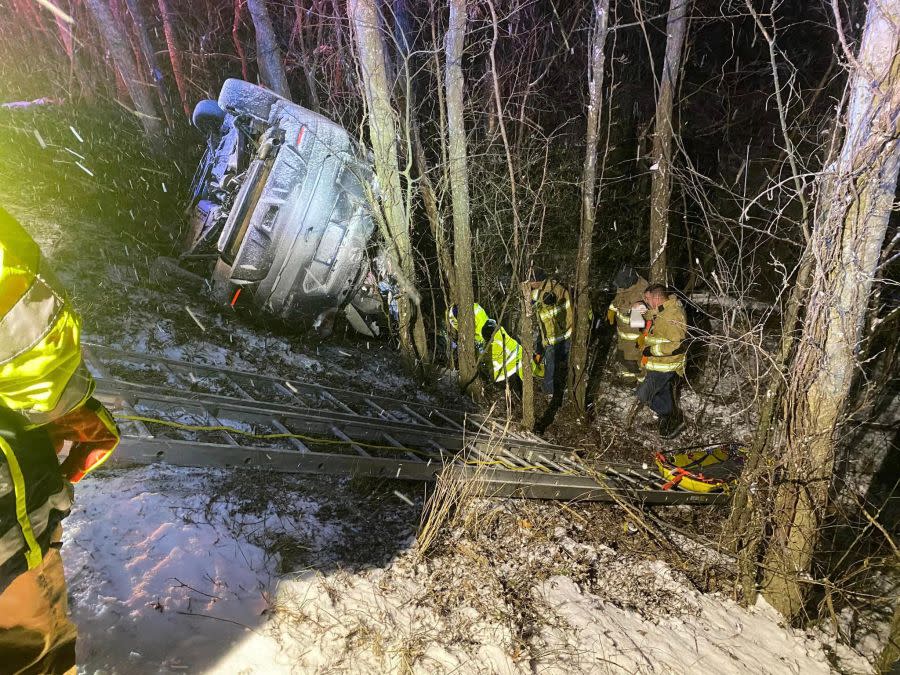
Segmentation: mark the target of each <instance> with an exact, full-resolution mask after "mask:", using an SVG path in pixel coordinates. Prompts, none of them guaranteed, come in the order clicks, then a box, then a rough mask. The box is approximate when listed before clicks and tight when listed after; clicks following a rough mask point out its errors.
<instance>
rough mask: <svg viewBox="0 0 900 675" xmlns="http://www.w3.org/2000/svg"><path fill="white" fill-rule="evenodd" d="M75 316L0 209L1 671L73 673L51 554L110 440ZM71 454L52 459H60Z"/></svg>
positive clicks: (36, 253) (59, 580) (113, 439)
mask: <svg viewBox="0 0 900 675" xmlns="http://www.w3.org/2000/svg"><path fill="white" fill-rule="evenodd" d="M80 334H81V320H80V318H79V317H78V315H77V314H76V313H75V310H74V309H73V308H72V306H71V305H70V304H69V301H68V299H67V298H66V294H65V292H64V291H63V289H62V287H61V285H60V284H59V282H58V281H56V279H55V278H54V277H53V276H52V274H51V273H50V272H49V270H47V269H46V266H45V264H44V261H43V259H42V258H41V253H40V249H39V248H38V246H37V244H36V243H35V242H34V240H33V239H32V238H31V237H30V236H29V235H28V233H27V232H26V231H25V230H24V228H22V226H21V225H19V223H18V222H16V220H15V219H14V218H13V217H12V216H10V215H9V214H8V213H7V212H6V211H4V210H3V209H0V664H2V665H0V669H2V671H3V673H53V674H55V673H69V672H71V673H74V672H75V637H76V629H75V626H74V624H72V623H71V622H70V621H69V619H68V617H67V606H66V584H65V578H64V576H63V565H62V559H61V558H60V554H59V545H60V541H61V532H62V528H61V526H60V523H61V521H62V520H63V518H65V517H66V516H67V515H68V513H69V509H70V508H71V506H72V496H73V491H72V485H71V484H72V483H73V482H77V481H78V480H80V479H81V478H82V477H83V476H84V475H85V474H86V473H87V472H88V471H91V470H92V469H94V468H96V467H97V466H99V465H100V464H102V463H103V462H104V461H105V460H106V459H107V458H108V457H109V455H110V454H111V453H112V451H113V449H114V448H115V447H116V444H117V443H118V439H119V435H118V431H117V429H116V426H115V423H114V422H113V420H112V417H111V416H110V415H109V413H108V412H107V411H106V410H105V409H104V408H103V406H102V405H101V404H100V403H99V402H98V401H96V400H95V399H94V398H92V396H91V394H92V393H93V389H94V381H93V378H92V377H91V375H90V373H89V372H88V371H87V368H86V367H85V365H84V363H83V361H82V356H81V345H80ZM66 447H68V448H69V452H68V456H67V457H65V459H63V461H62V462H61V463H60V461H59V459H58V455H59V454H60V453H61V452H62V451H63V450H64V449H65V448H66Z"/></svg>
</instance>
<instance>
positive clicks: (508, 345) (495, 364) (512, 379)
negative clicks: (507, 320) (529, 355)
mask: <svg viewBox="0 0 900 675" xmlns="http://www.w3.org/2000/svg"><path fill="white" fill-rule="evenodd" d="M481 337H482V341H483V344H484V345H485V347H484V354H483V358H482V363H485V364H486V365H487V366H488V372H489V375H490V378H491V381H492V382H495V383H497V384H503V385H504V386H508V387H509V388H510V389H511V390H512V391H513V392H515V394H516V395H517V396H519V397H520V398H521V396H522V367H523V365H522V355H523V353H524V351H523V350H522V345H520V344H519V342H518V340H516V339H515V338H514V337H512V336H511V335H510V334H509V333H507V332H506V329H505V328H503V326H498V325H497V322H496V321H494V320H493V319H489V320H488V321H487V322H486V323H485V324H484V326H483V327H482V329H481ZM531 374H532V375H533V376H535V377H538V378H540V377H545V370H544V366H543V364H542V363H538V362H537V361H535V360H532V362H531Z"/></svg>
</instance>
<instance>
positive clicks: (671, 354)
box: [635, 284, 687, 438]
mask: <svg viewBox="0 0 900 675" xmlns="http://www.w3.org/2000/svg"><path fill="white" fill-rule="evenodd" d="M635 306H636V307H638V308H641V307H646V311H645V312H644V319H645V320H646V326H645V328H644V330H643V333H642V336H641V337H642V338H643V339H642V341H641V342H642V344H643V349H642V352H641V367H642V368H643V370H644V378H643V381H641V383H640V385H639V386H638V388H637V391H636V395H637V397H638V399H640V401H641V402H643V403H644V404H646V405H648V406H649V407H650V409H651V410H653V412H655V413H656V414H657V416H658V417H659V435H660V436H662V437H664V438H671V437H672V436H675V435H677V434H678V433H679V432H680V431H681V430H682V429H683V428H684V418H683V416H682V415H681V412H680V411H679V410H678V406H677V405H676V404H675V393H674V387H675V384H676V379H675V378H676V376H680V377H684V366H685V352H686V351H687V344H686V338H687V316H686V315H685V311H684V307H683V306H682V304H681V301H680V300H678V298H677V297H676V296H675V295H670V294H669V292H668V290H667V289H666V287H665V286H663V285H662V284H653V285H651V286H650V287H648V288H647V290H646V291H644V295H643V303H636V305H635Z"/></svg>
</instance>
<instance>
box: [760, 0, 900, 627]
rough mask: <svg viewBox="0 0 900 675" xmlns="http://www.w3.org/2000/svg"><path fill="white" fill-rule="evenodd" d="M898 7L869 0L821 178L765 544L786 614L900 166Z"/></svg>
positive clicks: (799, 590)
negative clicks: (839, 128)
mask: <svg viewBox="0 0 900 675" xmlns="http://www.w3.org/2000/svg"><path fill="white" fill-rule="evenodd" d="M898 48H900V7H897V6H896V5H891V4H889V3H884V2H882V0H870V2H869V7H868V13H867V17H866V25H865V27H864V29H863V36H862V42H861V46H860V52H859V55H858V57H857V59H856V63H855V64H854V66H853V70H852V71H851V74H850V81H849V85H848V86H849V88H850V91H851V95H850V100H849V103H848V107H847V110H846V112H845V126H846V133H845V138H844V142H843V146H842V148H841V151H840V155H839V156H838V159H837V161H836V162H835V163H834V164H833V165H832V166H831V167H829V168H828V170H826V171H824V172H822V173H821V174H820V175H819V178H818V181H817V183H818V185H817V190H816V193H817V195H818V201H817V205H816V214H815V221H814V228H813V232H812V235H811V240H810V247H811V253H812V256H811V257H812V269H811V274H810V283H811V286H810V291H809V297H808V300H807V304H806V317H805V319H804V322H803V328H802V331H801V334H800V339H799V340H798V342H797V346H796V349H795V351H794V355H793V358H792V360H791V366H790V368H789V369H788V373H789V375H788V379H787V384H786V387H785V396H784V403H783V406H782V409H781V411H780V419H778V420H777V422H778V423H777V425H776V428H775V436H774V449H775V457H776V459H777V460H778V473H777V474H776V482H775V485H774V493H773V499H772V500H771V501H770V502H769V503H768V504H767V507H768V508H769V509H770V512H769V513H767V514H765V516H766V517H764V518H763V519H762V522H772V524H773V527H772V531H771V534H770V535H769V536H768V538H767V539H766V541H765V542H764V544H765V545H766V550H765V554H764V556H763V566H762V567H763V570H764V572H763V575H762V590H763V593H764V595H765V596H766V598H767V599H768V600H769V602H770V603H771V604H772V605H773V606H774V607H775V608H776V609H778V610H779V611H781V612H782V613H783V614H784V615H785V616H787V617H789V618H793V617H795V616H797V614H798V613H799V611H800V610H801V609H802V607H803V601H804V595H805V593H804V590H805V588H804V584H803V577H804V576H805V575H806V574H807V573H808V572H809V569H810V565H811V562H812V558H813V553H814V551H815V547H816V545H817V543H818V537H819V526H820V522H821V519H822V516H823V513H824V510H825V508H826V506H827V502H828V494H829V488H830V485H831V481H832V477H833V470H834V450H835V443H836V438H837V436H838V433H837V431H838V425H839V422H840V418H841V415H842V413H843V412H844V404H845V402H846V400H847V396H848V394H849V392H850V387H851V384H852V381H853V376H854V374H855V373H856V371H857V367H858V363H857V361H858V359H857V354H858V351H859V348H860V344H861V340H862V333H863V326H864V322H865V315H866V311H867V308H868V304H869V303H868V299H869V295H870V293H871V289H872V283H873V280H874V278H875V274H876V272H877V267H878V263H879V258H880V254H881V249H882V246H883V244H884V238H885V233H886V231H887V227H888V221H889V218H890V213H891V209H892V205H893V198H894V194H895V190H896V187H897V174H898V168H900V145H898V140H897V139H898V136H900V52H898Z"/></svg>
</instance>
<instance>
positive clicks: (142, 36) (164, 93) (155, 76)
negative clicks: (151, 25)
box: [125, 0, 172, 126]
mask: <svg viewBox="0 0 900 675" xmlns="http://www.w3.org/2000/svg"><path fill="white" fill-rule="evenodd" d="M125 4H126V5H127V6H128V13H129V14H131V21H132V23H133V24H134V32H135V34H136V35H137V39H138V44H139V46H140V49H141V54H142V56H143V57H144V62H145V63H146V65H147V69H148V71H149V73H150V80H151V81H152V82H153V83H154V84H155V85H156V94H157V97H158V98H159V106H160V108H162V111H163V114H164V115H165V116H166V120H167V121H168V122H169V124H170V126H171V123H172V120H171V119H170V117H171V115H170V110H171V109H172V97H171V96H170V94H169V88H168V87H167V86H166V81H165V78H164V77H163V73H162V69H161V68H160V67H159V61H158V60H157V58H156V48H155V47H154V46H153V42H152V41H151V40H150V33H149V31H148V30H147V19H146V18H145V17H144V12H143V10H142V9H141V5H140V2H139V1H138V0H125Z"/></svg>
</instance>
